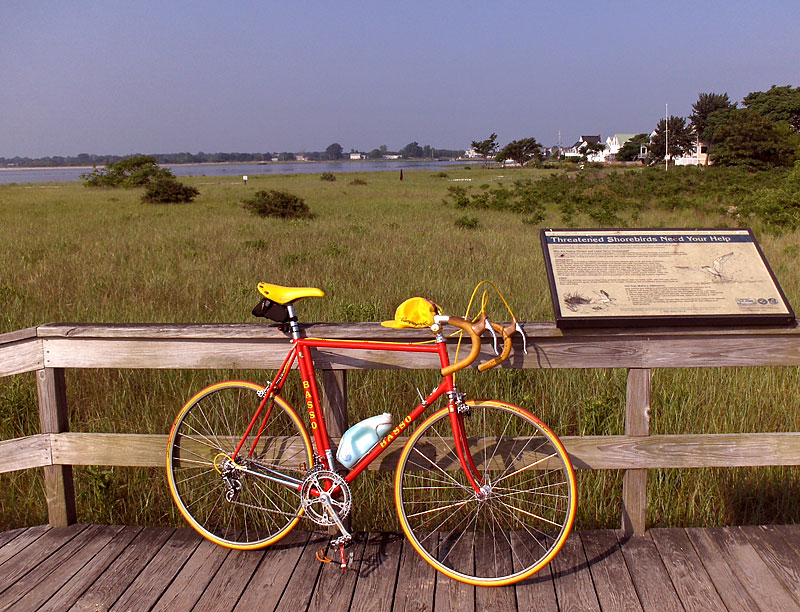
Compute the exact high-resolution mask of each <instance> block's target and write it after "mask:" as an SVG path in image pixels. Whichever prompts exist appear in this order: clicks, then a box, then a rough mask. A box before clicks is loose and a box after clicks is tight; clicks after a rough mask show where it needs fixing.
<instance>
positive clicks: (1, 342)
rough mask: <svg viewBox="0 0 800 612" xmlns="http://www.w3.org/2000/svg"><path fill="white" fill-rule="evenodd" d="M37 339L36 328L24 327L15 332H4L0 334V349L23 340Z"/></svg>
mask: <svg viewBox="0 0 800 612" xmlns="http://www.w3.org/2000/svg"><path fill="white" fill-rule="evenodd" d="M36 337H37V328H36V327H26V328H25V329H18V330H15V331H10V332H5V333H2V334H0V348H2V347H4V346H8V345H10V344H16V343H17V342H21V341H23V340H32V339H34V338H36Z"/></svg>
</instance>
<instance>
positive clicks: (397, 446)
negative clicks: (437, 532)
mask: <svg viewBox="0 0 800 612" xmlns="http://www.w3.org/2000/svg"><path fill="white" fill-rule="evenodd" d="M50 440H51V444H52V460H53V461H54V462H55V463H59V464H70V465H129V466H141V467H163V465H164V449H165V448H166V444H167V436H166V435H162V434H104V433H80V432H66V433H62V434H51V435H50ZM405 440H406V439H405V438H398V439H397V440H396V441H395V443H394V444H393V445H392V447H391V448H390V449H389V450H387V451H386V452H385V453H384V454H383V455H381V456H380V457H379V458H378V459H376V460H375V461H374V462H373V463H372V464H370V466H369V468H368V469H370V470H389V471H393V470H394V469H395V468H396V467H397V458H398V457H399V455H400V451H401V450H402V447H403V444H404V443H405ZM493 440H494V438H489V441H490V442H491V441H493ZM449 441H450V440H449V439H446V440H445V442H444V443H443V442H441V441H438V440H431V441H430V442H429V443H428V444H427V445H426V446H425V448H427V449H429V450H430V451H431V453H432V454H433V453H436V454H437V456H439V454H444V453H446V452H447V448H446V443H448V442H449ZM561 441H562V442H563V443H564V446H565V447H566V449H567V452H568V453H569V455H570V458H571V459H572V462H573V465H574V466H575V468H576V469H596V470H604V469H625V468H630V467H631V466H635V467H636V468H643V469H653V468H688V467H744V466H769V465H800V432H783V433H760V434H758V433H757V434H680V435H666V436H647V437H628V436H583V437H571V436H565V437H563V438H561ZM35 444H36V445H39V444H40V443H35ZM470 444H471V446H473V447H474V448H476V449H477V448H479V446H480V444H482V441H479V440H478V439H477V438H473V439H470ZM276 446H277V445H276ZM503 456H504V455H503V453H501V452H498V453H497V454H496V455H495V461H496V466H497V467H499V466H500V465H502V463H501V461H502V457H503ZM440 458H441V457H440ZM543 465H544V464H543ZM447 469H452V470H460V469H461V466H460V465H459V464H458V463H457V462H452V463H451V464H450V465H448V466H447Z"/></svg>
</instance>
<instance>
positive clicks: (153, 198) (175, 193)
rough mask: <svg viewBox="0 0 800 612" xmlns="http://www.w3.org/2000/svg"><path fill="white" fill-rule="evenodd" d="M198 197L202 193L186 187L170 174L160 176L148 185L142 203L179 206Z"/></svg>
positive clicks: (188, 186)
mask: <svg viewBox="0 0 800 612" xmlns="http://www.w3.org/2000/svg"><path fill="white" fill-rule="evenodd" d="M198 195H200V191H199V190H198V189H197V188H195V187H192V186H190V185H184V184H183V183H181V182H180V181H178V180H177V179H176V178H175V177H174V176H173V175H172V173H170V174H169V175H160V176H158V177H157V178H155V179H154V180H152V181H150V182H149V183H148V184H147V187H145V191H144V195H143V196H142V202H150V203H153V204H177V203H185V202H191V201H192V200H194V199H195V198H196V197H197V196H198Z"/></svg>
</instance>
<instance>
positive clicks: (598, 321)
mask: <svg viewBox="0 0 800 612" xmlns="http://www.w3.org/2000/svg"><path fill="white" fill-rule="evenodd" d="M540 239H541V244H542V252H543V254H544V263H545V269H546V271H547V281H548V285H549V288H550V297H551V299H552V304H553V312H554V313H555V318H556V325H557V326H558V327H559V328H590V327H631V326H635V327H657V326H707V325H731V326H736V325H788V324H791V323H793V322H794V320H795V315H794V311H793V310H792V307H791V305H790V304H789V302H788V300H787V299H786V296H785V294H784V293H783V290H782V289H781V287H780V284H779V283H778V280H777V278H775V275H774V273H773V272H772V269H771V268H770V266H769V263H768V262H767V260H766V258H765V257H764V253H763V251H762V250H761V247H760V246H759V244H758V242H757V241H756V238H755V236H754V235H753V232H752V230H750V229H749V228H726V229H719V228H667V229H665V228H640V229H629V228H610V229H597V228H592V229H554V228H549V229H542V230H541V231H540ZM726 243H731V244H734V246H730V245H729V244H726ZM720 244H721V245H723V246H725V247H726V248H722V249H721V250H720V246H719V245H720ZM750 244H752V246H753V247H755V249H754V250H752V249H750V248H749V245H750ZM673 245H674V246H673ZM704 245H707V246H704ZM648 246H649V247H650V248H649V249H647V248H646V247H648ZM559 247H561V248H560V249H559ZM572 247H579V248H578V249H575V248H572ZM593 247H594V248H595V252H596V253H597V254H598V256H597V257H596V258H592V257H589V256H590V255H591V254H592V251H591V250H587V251H586V252H585V253H584V252H583V248H586V249H592V248H593ZM637 247H641V248H639V249H638V250H639V251H640V253H637ZM667 247H669V248H670V249H673V251H674V254H675V257H672V254H671V253H668V252H667V250H668V249H667ZM712 247H714V248H712ZM681 248H683V250H682V251H681V250H680V249H681ZM737 248H738V249H739V250H738V251H737V250H736V249H737ZM728 250H732V252H731V253H730V254H728V253H725V251H728ZM615 251H619V252H620V253H623V254H625V257H627V258H628V259H630V261H626V259H625V257H619V258H618V259H617V260H616V261H615V260H614V258H613V257H610V255H609V254H613V253H614V252H615ZM661 251H663V254H661V255H660V254H659V253H660V252H661ZM686 251H690V252H692V253H694V254H695V257H696V256H697V255H698V254H705V253H711V252H714V254H715V255H716V259H714V260H713V261H712V260H711V259H709V258H710V257H714V255H708V257H704V258H703V259H702V260H701V261H700V260H698V261H697V262H692V261H691V259H690V258H688V257H687V252H686ZM645 252H646V253H647V255H646V257H649V258H650V259H649V260H648V259H641V258H640V259H636V257H642V255H641V253H645ZM734 252H735V253H736V254H737V255H739V257H738V259H740V260H744V261H745V263H746V264H747V265H748V266H749V268H748V271H752V272H753V273H754V274H758V275H760V277H759V278H757V279H755V280H752V283H751V284H753V285H758V286H759V287H761V289H760V290H761V292H762V293H761V294H759V295H762V294H763V295H764V296H768V297H759V295H754V296H752V297H741V298H736V299H735V305H734V303H730V298H729V297H727V296H726V297H725V299H727V300H728V302H727V303H725V304H723V305H721V306H720V308H719V311H718V312H710V313H707V314H703V313H702V312H698V311H697V308H700V309H701V310H702V307H700V306H698V307H697V308H695V311H694V312H693V311H692V309H691V308H689V307H686V312H676V309H678V308H679V306H676V302H677V303H680V298H678V299H674V295H678V296H680V295H681V293H680V292H681V291H683V295H689V297H688V298H685V299H684V301H685V302H687V303H692V299H691V298H694V302H701V303H702V302H703V300H704V299H708V301H709V302H710V303H716V302H725V299H723V298H720V297H719V296H718V295H717V294H721V291H719V289H720V288H722V287H723V286H725V287H734V286H735V284H736V283H738V284H745V286H746V282H748V281H736V280H735V279H730V278H725V277H724V272H725V270H724V266H725V263H726V260H728V259H730V258H734V261H735V260H736V258H735V257H734ZM572 253H574V254H575V260H574V261H572V260H571V259H570V254H572ZM720 253H724V254H723V255H722V256H719V254H720ZM554 254H557V255H558V257H559V262H558V263H557V264H556V265H554V261H553V257H552V255H554ZM601 254H602V255H605V256H606V257H607V259H603V257H602V256H601ZM678 255H680V256H682V257H678ZM565 257H566V259H564V258H565ZM609 257H610V258H609ZM673 260H674V261H680V262H681V263H683V264H686V263H695V265H693V266H692V265H672V268H674V270H671V274H672V275H673V278H672V279H668V280H667V281H666V284H662V283H661V282H660V281H658V282H657V281H656V280H654V278H653V277H651V278H648V277H647V274H646V273H645V272H643V274H642V277H641V278H639V277H637V276H636V273H637V270H636V266H637V264H639V265H640V266H641V267H642V268H643V269H649V270H651V271H652V270H658V271H659V272H658V273H659V274H661V275H662V276H668V275H669V273H670V270H669V268H670V265H671V264H672V262H673ZM700 263H705V265H700ZM600 264H603V265H604V266H605V267H603V265H600ZM580 265H585V266H587V267H589V268H591V267H592V266H594V267H595V268H596V269H597V270H600V271H603V272H607V273H606V276H613V275H614V274H617V278H606V279H603V280H604V281H607V282H610V283H611V286H614V287H615V289H616V295H618V296H621V295H622V292H621V291H620V288H621V287H623V285H624V287H623V288H624V295H625V298H626V300H622V299H620V300H619V301H616V300H615V298H614V297H612V296H611V295H609V293H608V292H607V291H605V290H603V289H602V288H600V287H601V285H602V283H595V284H594V285H593V287H592V289H593V290H592V291H585V292H584V293H586V294H587V296H588V297H587V296H583V295H582V294H581V292H579V291H575V292H574V293H572V294H570V293H569V292H567V291H564V287H563V286H562V285H563V284H564V283H561V282H559V280H562V279H565V278H567V277H566V276H564V274H562V272H563V271H564V270H568V271H570V272H571V273H574V274H580V273H575V272H574V270H576V269H579V267H580ZM730 266H731V263H730V262H728V267H730ZM762 266H763V268H762ZM555 268H559V271H556V269H555ZM678 269H681V271H677V270H678ZM608 270H611V272H608ZM663 270H667V272H663ZM684 271H685V272H684ZM684 274H685V275H686V276H687V277H694V278H695V279H696V280H695V281H694V282H692V283H690V285H691V286H687V287H683V288H676V287H677V286H678V285H680V283H681V281H680V280H678V279H676V278H674V276H681V275H684ZM628 275H632V276H628ZM586 278H588V277H586ZM593 278H596V277H593ZM767 279H769V281H771V284H772V287H771V288H769V289H768V290H767V289H764V287H766V286H767ZM571 280H573V281H574V279H571ZM724 281H728V282H730V283H731V284H730V285H724V284H723V282H724ZM614 283H616V284H614ZM669 283H672V287H670V288H671V289H672V293H673V294H674V295H672V296H670V299H666V298H665V299H664V302H665V303H664V304H659V303H658V302H657V298H658V296H660V295H661V293H662V292H667V293H668V291H669V290H668V289H661V288H663V287H665V286H666V287H669ZM704 283H705V284H706V285H708V288H705V289H704V288H703V284H704ZM573 286H574V285H573ZM656 287H658V288H659V289H656ZM560 291H564V294H563V295H562V294H560ZM637 291H638V292H639V296H637V295H636V292H637ZM693 292H694V294H692V293H693ZM728 292H729V293H731V292H732V290H730V289H728ZM631 295H633V298H631ZM641 295H646V296H648V297H647V298H640V296H641ZM706 295H711V296H713V297H710V298H704V297H698V296H706ZM742 295H743V296H744V295H745V294H742ZM653 296H656V297H655V298H654V297H653ZM637 298H640V299H639V302H640V303H642V304H646V305H645V306H634V305H632V304H635V303H636V302H635V300H636V299H637ZM631 299H633V300H634V301H630V300H631ZM648 299H650V300H651V302H652V304H651V303H648V302H647V300H648ZM621 302H625V303H624V305H621V304H620V303H621ZM667 302H669V303H667ZM562 305H563V308H562ZM648 308H650V311H648V310H647V309H648ZM708 309H709V310H713V308H712V307H710V306H709V307H708ZM565 310H569V311H571V312H565Z"/></svg>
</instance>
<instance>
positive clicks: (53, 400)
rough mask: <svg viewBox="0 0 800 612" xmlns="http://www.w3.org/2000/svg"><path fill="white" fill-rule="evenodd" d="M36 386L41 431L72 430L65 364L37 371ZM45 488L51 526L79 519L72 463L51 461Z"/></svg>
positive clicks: (45, 475)
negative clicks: (68, 408) (62, 366)
mask: <svg viewBox="0 0 800 612" xmlns="http://www.w3.org/2000/svg"><path fill="white" fill-rule="evenodd" d="M36 390H37V392H38V395H39V423H40V425H41V428H42V433H45V434H46V433H61V432H63V431H68V430H69V415H68V413H67V387H66V382H65V378H64V369H63V368H44V369H43V370H37V371H36ZM43 469H44V491H45V496H46V498H47V515H48V519H49V522H50V525H51V526H52V527H64V526H66V525H70V524H72V523H74V522H75V521H76V520H77V516H76V512H75V488H74V485H73V482H72V466H71V465H48V466H45V467H44V468H43Z"/></svg>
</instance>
